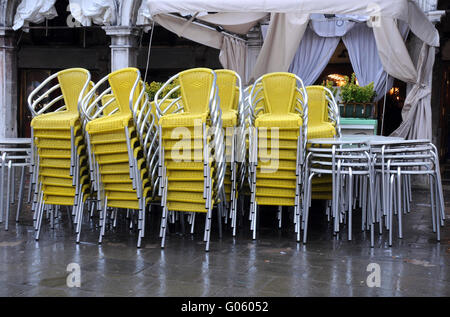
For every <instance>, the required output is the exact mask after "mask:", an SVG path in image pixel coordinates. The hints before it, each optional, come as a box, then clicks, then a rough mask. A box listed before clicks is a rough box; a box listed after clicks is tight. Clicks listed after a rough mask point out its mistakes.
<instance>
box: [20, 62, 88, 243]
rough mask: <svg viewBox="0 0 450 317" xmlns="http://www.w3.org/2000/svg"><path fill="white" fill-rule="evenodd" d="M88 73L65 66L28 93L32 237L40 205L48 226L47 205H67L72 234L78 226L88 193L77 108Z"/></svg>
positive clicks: (39, 219)
mask: <svg viewBox="0 0 450 317" xmlns="http://www.w3.org/2000/svg"><path fill="white" fill-rule="evenodd" d="M90 78H91V76H90V74H89V72H88V71H87V70H85V69H81V68H71V69H66V70H63V71H60V72H58V73H56V74H54V75H51V76H50V77H48V78H47V79H46V80H45V81H44V82H42V83H41V84H40V85H39V86H38V87H37V88H36V89H35V90H33V92H31V94H30V95H29V97H28V106H29V108H30V111H31V113H32V115H33V120H32V121H31V135H32V140H33V145H32V152H33V153H32V166H33V183H34V184H35V186H34V188H35V195H34V200H33V201H34V203H33V210H34V211H35V213H34V224H35V229H36V240H38V239H39V235H40V229H41V224H42V218H43V215H44V208H45V209H46V210H47V211H48V212H49V213H50V217H51V218H50V220H51V224H52V226H53V219H54V211H57V208H53V207H51V208H50V206H59V205H65V206H73V207H74V208H73V212H72V214H73V215H74V216H75V221H74V222H75V223H76V224H77V227H76V228H77V229H76V230H77V233H78V232H79V230H80V227H81V219H80V217H81V215H82V213H83V206H84V202H85V201H86V199H87V198H88V196H89V195H90V181H89V169H88V166H87V164H88V161H87V153H86V146H85V143H84V138H83V133H82V130H83V129H82V123H81V120H80V115H79V112H78V108H79V104H80V102H81V99H82V97H83V96H84V95H85V93H86V92H87V90H88V88H89V85H92V83H91V82H90ZM55 81H57V83H56V84H54V83H55ZM52 84H54V85H53V86H51V87H50V88H48V86H49V85H52ZM59 93H60V94H59ZM55 95H56V97H54V98H53V99H50V98H51V97H53V96H55ZM49 99H50V100H49Z"/></svg>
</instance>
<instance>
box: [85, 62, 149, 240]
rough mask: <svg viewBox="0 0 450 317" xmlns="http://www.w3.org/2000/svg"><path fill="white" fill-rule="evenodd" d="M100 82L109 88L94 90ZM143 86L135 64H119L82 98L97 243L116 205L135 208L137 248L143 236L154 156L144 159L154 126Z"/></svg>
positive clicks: (121, 207)
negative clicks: (95, 205) (121, 66)
mask: <svg viewBox="0 0 450 317" xmlns="http://www.w3.org/2000/svg"><path fill="white" fill-rule="evenodd" d="M106 82H108V83H109V87H108V88H107V89H105V90H104V91H103V92H101V93H98V92H99V90H100V87H101V86H102V85H104V83H106ZM144 87H145V85H144V83H143V82H142V80H141V78H140V72H139V70H138V69H136V68H124V69H120V70H117V71H115V72H112V73H111V74H109V75H107V76H105V77H104V78H103V79H101V80H100V81H99V82H98V83H97V84H96V85H95V86H94V87H93V88H92V89H91V90H90V91H89V92H88V94H87V95H86V96H85V98H84V99H83V102H82V111H83V113H84V115H85V117H86V118H87V121H88V122H87V124H86V139H87V141H88V152H89V165H90V167H91V175H92V177H93V179H94V184H95V185H94V188H95V189H96V190H97V201H98V205H99V206H100V207H101V208H99V210H100V222H101V223H100V226H101V230H100V235H99V243H101V242H102V239H103V236H104V235H105V227H106V219H107V218H108V216H107V211H108V208H113V209H114V210H113V213H114V214H113V215H114V217H115V219H117V212H118V211H117V209H128V210H136V211H137V213H136V215H137V218H138V219H137V224H138V228H137V229H138V243H137V246H138V247H140V246H141V243H142V238H143V237H144V233H145V218H146V210H147V206H148V204H149V203H150V202H151V201H152V197H154V194H155V191H154V185H155V182H156V178H157V176H156V170H157V161H156V160H154V161H153V162H152V161H151V159H150V158H151V157H153V155H154V151H155V147H154V146H153V147H152V146H150V144H151V141H154V139H155V137H156V135H155V133H156V125H155V119H154V117H153V115H152V111H151V110H152V109H151V105H150V101H149V100H148V96H147V94H146V93H145V89H144ZM96 94H97V95H98V96H96ZM95 96H96V97H95ZM100 101H101V104H100ZM115 221H116V220H115ZM115 221H114V223H115ZM132 223H133V221H132Z"/></svg>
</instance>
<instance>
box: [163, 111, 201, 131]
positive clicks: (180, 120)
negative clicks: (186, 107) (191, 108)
mask: <svg viewBox="0 0 450 317" xmlns="http://www.w3.org/2000/svg"><path fill="white" fill-rule="evenodd" d="M207 118H208V114H207V113H201V114H190V113H188V112H185V113H171V114H168V115H165V116H163V117H161V118H160V119H159V124H160V125H161V127H162V128H163V129H164V128H177V127H194V126H196V125H198V124H200V127H201V124H202V123H205V122H206V119H207ZM200 131H201V130H200Z"/></svg>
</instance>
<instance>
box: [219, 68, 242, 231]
mask: <svg viewBox="0 0 450 317" xmlns="http://www.w3.org/2000/svg"><path fill="white" fill-rule="evenodd" d="M215 73H216V75H217V86H218V88H219V98H220V108H221V109H222V125H223V128H224V130H225V155H226V162H227V168H226V173H225V180H224V185H225V194H226V197H229V198H230V200H229V206H228V207H229V211H230V218H231V227H232V229H233V236H234V235H236V216H237V215H236V209H237V206H236V203H237V198H238V197H237V196H238V188H237V186H238V184H239V183H240V182H241V180H239V179H238V177H242V174H239V173H238V172H239V171H238V167H239V163H241V164H242V163H244V162H243V158H244V157H245V156H244V155H245V154H243V153H239V151H241V152H242V151H245V144H244V146H242V144H239V141H240V138H239V137H241V136H242V132H241V130H240V129H239V128H240V127H242V125H243V116H244V113H243V101H242V82H241V78H240V76H239V75H238V74H237V73H236V72H234V71H232V70H228V69H220V70H215ZM240 133H241V134H240ZM239 161H240V162H239ZM226 221H227V217H225V223H226Z"/></svg>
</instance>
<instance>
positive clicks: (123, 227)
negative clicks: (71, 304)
mask: <svg viewBox="0 0 450 317" xmlns="http://www.w3.org/2000/svg"><path fill="white" fill-rule="evenodd" d="M449 192H450V187H448V186H447V188H446V191H445V197H449ZM427 194H428V193H427V191H423V190H414V195H413V198H414V204H413V205H412V209H411V213H410V214H408V215H407V216H406V217H404V238H403V239H401V240H400V239H398V238H395V239H394V245H393V246H392V248H389V247H388V245H387V236H386V235H383V236H378V235H377V236H376V244H375V248H373V249H371V248H370V246H369V236H368V234H366V233H362V232H360V230H357V228H360V219H359V222H358V218H359V217H358V215H359V213H357V214H356V216H355V217H354V238H353V241H347V239H346V235H344V236H342V237H340V239H336V238H335V237H333V236H332V233H331V231H330V226H328V223H327V221H326V217H325V215H324V212H323V211H322V208H320V207H321V206H320V205H317V206H314V207H315V208H314V209H313V212H312V216H311V220H310V230H309V233H310V235H309V241H308V244H307V245H302V244H298V243H296V242H295V236H294V233H293V226H292V225H291V221H290V220H289V218H288V213H285V214H284V216H283V217H284V219H283V220H285V221H284V225H283V228H282V229H278V223H277V221H276V209H271V208H266V209H263V210H262V211H261V213H260V214H261V221H260V224H259V226H260V227H259V228H260V230H259V234H258V239H257V240H256V241H252V239H251V234H250V232H249V230H248V223H247V222H244V228H241V229H240V230H239V231H238V235H237V237H236V238H233V237H232V235H231V231H230V230H229V228H226V229H225V230H224V235H223V237H222V239H219V237H218V235H217V230H216V229H217V228H216V226H217V223H216V221H214V222H213V225H215V226H214V227H213V233H212V235H211V251H210V252H209V253H205V251H204V243H203V242H202V236H203V234H202V233H203V230H202V229H203V223H201V221H199V224H198V227H197V233H196V234H195V235H190V234H188V233H186V234H184V235H183V234H181V230H180V228H179V227H171V228H170V229H171V233H169V234H168V237H167V242H166V248H165V249H164V250H162V249H161V248H160V240H159V238H158V229H157V227H158V225H159V217H160V211H159V210H157V211H155V212H154V213H153V216H152V217H150V226H151V228H150V227H149V228H148V230H147V236H146V237H145V239H144V243H143V247H142V248H141V249H137V248H136V238H137V237H136V234H135V233H134V232H132V231H130V230H129V229H128V225H127V223H126V219H125V216H124V215H121V217H119V218H120V219H119V226H118V228H116V229H115V230H108V231H107V233H106V236H105V238H104V242H103V244H102V245H98V244H97V239H98V229H97V228H96V226H95V224H96V223H97V219H96V218H94V220H95V221H91V220H87V219H85V221H84V224H83V233H82V239H81V243H80V244H79V245H76V244H75V243H74V239H75V236H74V233H73V228H72V227H71V225H70V222H69V221H68V218H67V213H66V212H65V211H64V209H62V212H61V215H60V218H59V219H58V220H57V222H56V224H55V228H54V229H50V226H49V225H48V223H44V224H43V229H42V230H43V231H42V233H41V239H40V241H39V242H36V241H35V240H34V229H33V227H32V215H31V212H30V211H29V209H28V208H29V207H27V206H25V205H24V208H23V212H22V214H21V217H20V221H19V223H17V224H16V223H15V221H14V216H15V215H11V218H10V229H9V231H8V232H6V231H5V230H4V227H3V225H2V227H1V228H0V285H2V287H1V288H0V296H449V295H450V226H449V224H448V221H447V223H446V224H445V227H444V228H442V240H441V242H440V243H436V240H435V234H433V233H432V231H431V216H430V207H429V203H428V196H427ZM449 203H450V199H447V204H446V213H447V217H448V216H449V214H450V204H449ZM13 210H15V209H13ZM13 214H14V212H13ZM85 218H87V217H85ZM200 218H202V217H197V219H200ZM358 226H359V227H358ZM344 231H345V230H344ZM70 263H77V264H79V266H80V273H81V275H80V276H81V285H80V287H79V288H77V287H74V288H70V287H68V286H67V276H68V274H69V272H68V271H67V265H68V264H70ZM370 263H376V264H378V265H379V268H380V287H369V286H368V284H367V279H368V276H369V275H370V274H371V272H372V271H371V270H370V267H369V270H368V265H369V264H370Z"/></svg>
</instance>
